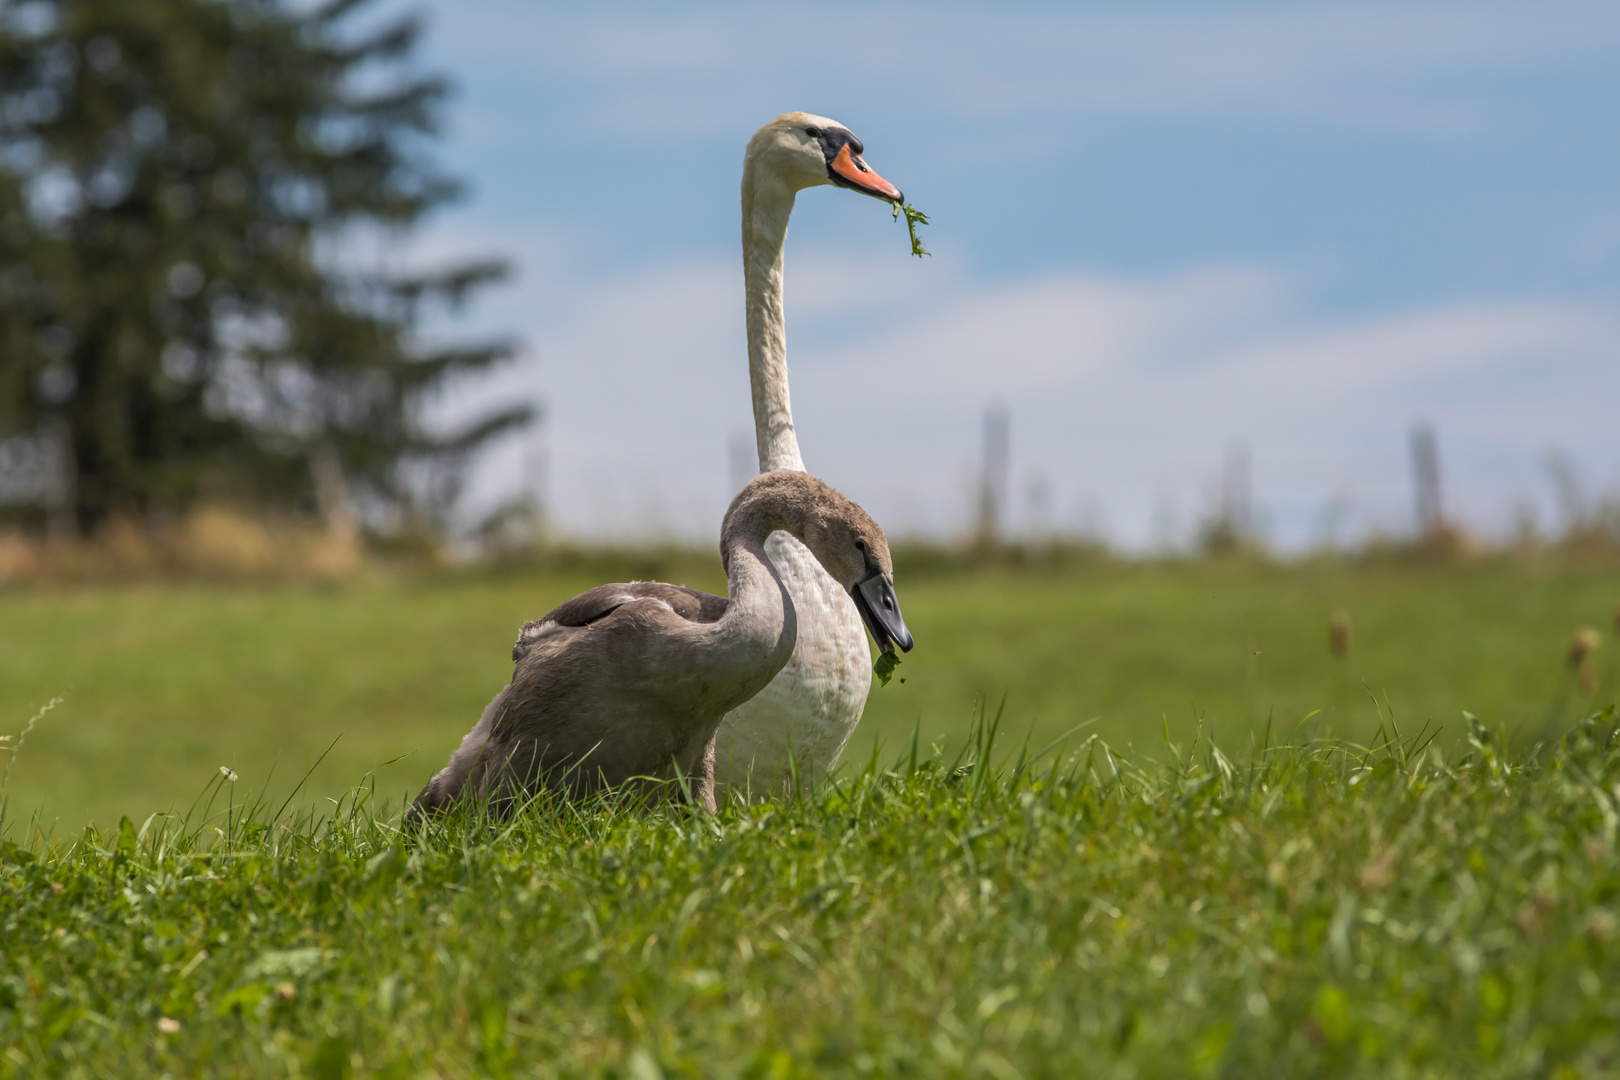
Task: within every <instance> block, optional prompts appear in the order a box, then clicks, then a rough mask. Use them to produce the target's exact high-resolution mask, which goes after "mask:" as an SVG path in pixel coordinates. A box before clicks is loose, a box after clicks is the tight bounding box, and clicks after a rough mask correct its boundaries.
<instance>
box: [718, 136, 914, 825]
mask: <svg viewBox="0 0 1620 1080" xmlns="http://www.w3.org/2000/svg"><path fill="white" fill-rule="evenodd" d="M862 153H863V147H862V145H861V142H860V140H859V139H857V138H855V136H854V135H853V134H851V133H850V131H849V129H848V128H846V127H844V126H843V125H842V124H840V123H838V122H837V121H835V120H829V119H828V118H826V117H824V116H815V115H812V114H810V113H786V114H784V115H782V116H779V117H777V118H776V119H775V120H773V121H771V122H770V123H769V124H766V125H765V126H764V127H762V128H760V129H759V131H757V132H755V133H754V136H753V138H752V139H750V140H749V143H748V150H747V152H746V154H745V155H744V158H743V180H742V241H743V278H744V285H745V294H746V312H747V320H748V375H749V386H750V390H751V396H752V401H753V409H754V436H755V441H756V443H757V447H758V451H759V467H760V470H761V472H769V471H772V470H793V471H798V472H803V471H804V461H803V459H802V458H801V457H800V456H799V443H798V436H797V434H796V432H795V430H794V427H793V410H792V406H791V402H790V400H789V394H788V375H787V336H786V322H785V318H784V315H783V308H782V263H783V249H784V247H785V245H786V242H787V227H788V218H789V217H790V216H791V215H792V213H793V203H794V198H795V196H796V194H797V193H798V192H799V191H801V190H803V189H804V188H807V187H815V186H818V185H823V184H832V185H836V186H839V187H844V188H848V189H850V190H853V191H858V192H860V193H862V194H866V195H871V196H873V197H875V198H879V199H884V200H887V201H890V202H895V203H899V202H901V201H903V198H904V196H902V194H901V193H900V190H899V189H898V188H896V187H895V186H894V185H892V184H890V183H889V182H888V181H886V180H884V179H883V178H882V177H880V176H878V174H877V173H875V172H873V171H872V170H871V169H870V168H869V167H868V166H867V165H866V162H865V161H864V159H863V158H862V156H861V155H862ZM766 550H767V551H768V552H769V556H770V559H771V563H772V565H773V566H774V567H775V568H776V572H777V574H778V577H779V579H780V580H781V582H782V586H783V588H784V589H786V590H787V593H788V595H789V597H790V598H791V599H792V602H793V606H794V609H795V611H796V612H797V613H798V636H797V641H796V644H795V646H794V649H793V653H792V655H791V656H790V657H789V659H788V661H787V663H786V664H784V665H783V667H782V669H781V671H780V672H779V673H778V674H777V675H776V677H775V678H774V679H772V680H771V681H770V683H769V684H768V685H766V686H765V688H764V689H762V690H761V691H759V693H757V694H755V695H754V696H753V697H751V698H749V699H748V700H747V701H746V702H744V703H742V704H740V705H738V706H737V707H736V708H735V709H733V710H732V711H731V712H730V713H728V714H727V715H726V717H725V719H724V720H723V721H722V722H721V724H720V729H719V731H718V732H717V734H716V737H715V754H716V756H715V779H716V782H717V783H718V784H720V785H722V786H725V787H729V788H734V789H738V790H745V791H753V792H759V793H763V792H767V791H770V790H773V789H778V788H780V787H782V786H784V785H785V784H786V783H788V782H789V781H790V778H791V777H792V775H793V772H794V770H795V766H796V769H797V772H798V774H799V776H800V777H801V778H808V779H810V780H812V781H813V780H814V779H816V778H817V777H819V776H820V775H823V774H825V773H826V772H827V771H828V770H829V769H831V768H832V767H833V766H834V765H835V764H837V762H838V757H839V755H840V754H841V753H843V750H844V746H845V744H847V743H848V742H849V738H850V736H851V735H852V734H853V733H854V731H855V725H856V724H857V723H858V722H859V721H860V718H861V712H862V711H863V710H864V709H865V707H866V697H867V694H868V693H869V692H870V690H871V686H872V657H871V653H870V652H869V651H868V648H867V644H866V632H865V630H864V629H863V626H862V618H861V614H860V613H859V612H858V611H857V609H856V606H855V603H854V601H853V600H852V599H851V596H850V594H849V592H848V590H846V589H845V588H843V587H842V586H841V585H840V583H839V582H838V581H837V580H835V579H834V578H833V577H832V576H831V575H829V574H828V573H827V571H826V570H825V569H824V568H823V566H822V564H821V563H820V562H819V561H818V560H817V559H816V557H815V556H814V555H813V554H812V553H811V552H810V550H809V549H808V548H807V547H805V545H804V544H803V543H801V542H800V541H799V540H797V539H795V538H794V537H793V536H792V535H790V534H788V533H787V532H776V533H773V534H772V535H771V536H770V537H769V538H768V539H767V541H766Z"/></svg>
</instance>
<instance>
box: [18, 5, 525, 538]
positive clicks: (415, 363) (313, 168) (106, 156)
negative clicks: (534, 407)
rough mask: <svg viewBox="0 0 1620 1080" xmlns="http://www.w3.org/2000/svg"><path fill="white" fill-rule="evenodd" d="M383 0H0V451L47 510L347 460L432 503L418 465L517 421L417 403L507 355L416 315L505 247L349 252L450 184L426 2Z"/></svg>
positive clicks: (390, 487) (339, 465)
mask: <svg viewBox="0 0 1620 1080" xmlns="http://www.w3.org/2000/svg"><path fill="white" fill-rule="evenodd" d="M368 2H369V0H327V2H325V3H321V4H316V5H310V4H300V3H296V2H294V0H138V2H137V0H0V443H3V444H4V448H5V454H4V455H0V457H4V458H5V459H6V460H0V471H4V468H5V466H6V464H7V461H9V463H10V465H11V466H12V468H11V474H12V475H11V488H12V489H13V490H12V491H11V493H10V494H11V495H12V496H15V495H16V494H17V492H18V491H19V490H21V487H25V486H26V484H24V483H23V481H22V480H20V479H19V477H22V476H23V475H24V474H25V473H26V474H29V475H32V476H34V477H35V484H36V487H37V489H38V492H37V494H38V500H37V502H38V504H43V505H45V506H46V507H47V509H49V508H50V504H51V503H52V500H53V499H54V501H55V507H54V513H52V514H51V515H50V518H51V520H52V523H53V528H54V529H55V530H56V531H59V532H64V533H68V532H78V531H80V530H82V529H85V528H91V527H94V526H95V525H96V524H97V523H98V522H99V521H101V520H103V519H105V518H106V517H107V516H108V515H111V514H125V513H127V514H135V515H151V514H153V513H157V514H163V513H172V512H176V511H179V510H181V509H183V508H184V507H186V506H187V505H189V504H190V503H192V502H193V501H195V500H197V499H198V498H214V497H224V498H231V499H240V500H244V501H255V502H259V503H261V504H268V505H271V506H277V507H283V508H300V507H301V508H303V509H306V510H309V509H314V508H315V507H316V505H317V502H318V500H319V499H321V498H323V497H326V496H329V495H330V494H331V487H332V481H333V479H334V477H335V478H336V480H337V483H338V485H339V487H340V488H341V487H343V486H345V484H346V486H348V487H349V488H353V489H357V490H358V492H359V493H361V494H362V495H364V496H365V497H367V498H368V500H369V503H370V505H373V506H382V507H388V508H393V509H395V510H398V509H400V508H407V509H409V508H412V507H419V506H420V505H421V504H422V502H423V499H422V497H421V494H420V493H421V490H422V486H421V485H420V484H412V483H409V482H407V481H408V477H407V473H408V472H410V471H411V470H415V469H417V468H418V467H421V468H423V469H429V470H437V472H436V475H439V476H441V477H451V478H453V477H454V476H455V475H456V474H457V472H458V471H459V467H460V466H461V465H462V464H464V463H465V460H466V457H467V455H468V453H469V452H470V451H471V450H473V449H475V448H476V447H478V446H479V445H480V444H482V443H483V442H484V441H485V440H487V439H489V438H490V437H491V436H493V435H495V434H497V433H499V432H501V431H504V430H507V429H509V428H512V427H514V426H516V425H520V424H523V423H524V422H526V421H527V420H528V419H530V410H529V409H527V408H526V407H514V408H508V409H505V410H502V411H499V412H495V413H492V414H488V415H485V416H483V417H481V418H479V419H478V420H477V421H476V422H474V423H472V424H471V425H470V426H468V427H466V428H465V429H464V430H461V431H459V432H455V433H453V434H450V435H444V434H442V433H440V434H432V433H429V432H428V431H427V430H426V429H425V427H424V425H423V423H422V420H421V409H422V406H423V404H424V398H425V397H426V395H427V394H428V393H429V392H431V391H432V390H434V389H436V388H438V387H440V386H441V385H442V384H443V383H444V381H445V379H446V377H447V376H450V375H451V374H453V373H456V372H464V371H470V370H477V369H482V368H486V367H488V366H489V365H491V364H492V363H495V362H497V361H499V360H501V359H503V358H505V357H507V356H508V355H510V353H511V346H510V345H509V344H507V343H503V342H496V343H486V344H480V345H473V346H460V345H452V346H436V347H430V346H427V345H424V344H422V342H421V341H420V340H419V339H420V337H421V335H420V333H419V332H418V331H419V326H420V321H421V316H422V315H423V314H424V306H425V305H427V304H431V303H434V302H444V303H448V304H451V305H454V304H458V303H460V302H461V301H462V300H463V299H464V298H465V297H466V296H467V294H468V293H469V292H470V291H472V290H475V289H476V288H477V287H478V286H480V285H482V284H485V283H487V282H489V281H491V280H493V279H495V278H497V277H499V276H501V275H502V274H503V273H504V269H505V268H504V266H503V265H502V264H501V263H499V262H480V263H477V264H476V265H464V266H459V267H456V268H454V269H452V270H449V271H447V272H443V273H438V274H434V275H426V276H419V277H409V278H404V277H400V276H397V275H389V274H385V273H378V272H371V271H367V270H365V269H363V268H361V267H360V266H359V265H358V264H359V262H360V260H359V259H358V258H357V257H355V256H354V254H353V250H352V249H353V247H354V246H355V245H356V243H357V242H363V241H366V240H368V239H371V240H375V239H377V238H379V237H387V236H390V235H397V234H398V233H399V232H400V231H402V230H405V229H407V228H408V227H410V226H411V225H413V224H414V223H416V222H418V221H419V220H420V219H421V218H422V216H423V215H424V214H425V213H427V212H428V211H429V210H430V209H432V208H433V207H435V206H437V205H439V204H440V203H443V202H444V201H445V200H447V199H449V198H451V197H453V196H454V194H455V193H456V188H455V185H454V184H453V183H451V182H450V181H449V180H447V179H446V178H445V177H444V176H442V175H440V174H439V173H438V172H437V171H436V169H435V168H434V167H433V165H432V164H431V162H430V161H429V160H428V158H427V151H428V149H429V144H430V141H431V137H432V136H433V134H434V133H435V126H436V113H437V109H438V106H439V105H440V103H441V102H442V100H443V98H444V95H445V91H446V86H445V84H444V82H443V81H442V80H440V79H437V78H432V77H425V76H423V75H421V74H420V73H418V72H416V71H415V70H413V68H412V65H411V63H410V55H411V51H412V48H413V46H414V44H415V43H416V41H417V38H418V36H419V32H420V26H419V24H418V23H417V22H416V21H415V20H414V19H410V18H405V19H387V20H384V19H372V20H370V21H372V22H374V23H380V24H381V25H380V26H376V27H373V28H372V29H370V30H369V31H360V30H355V29H351V28H352V27H353V24H354V23H355V22H356V21H357V20H356V18H355V17H356V16H357V15H360V14H362V13H361V12H360V10H359V9H362V8H365V7H366V6H367V4H368ZM415 475H418V478H419V477H420V473H417V474H415ZM3 486H4V485H0V487H3ZM412 492H415V493H416V494H415V495H414V496H413V494H412ZM6 494H7V493H6V492H5V491H3V490H0V498H3V497H5V495H6ZM36 514H37V511H36Z"/></svg>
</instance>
